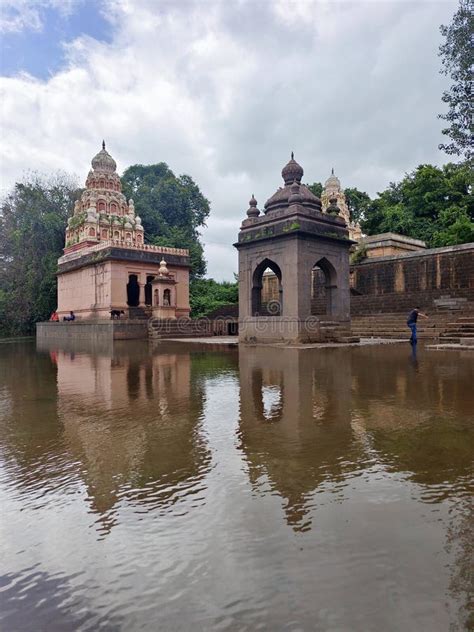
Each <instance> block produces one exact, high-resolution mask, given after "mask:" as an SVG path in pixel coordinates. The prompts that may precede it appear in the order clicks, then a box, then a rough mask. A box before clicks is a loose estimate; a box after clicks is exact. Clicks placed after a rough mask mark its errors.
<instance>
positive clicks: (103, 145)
mask: <svg viewBox="0 0 474 632" xmlns="http://www.w3.org/2000/svg"><path fill="white" fill-rule="evenodd" d="M102 149H105V140H103V141H102Z"/></svg>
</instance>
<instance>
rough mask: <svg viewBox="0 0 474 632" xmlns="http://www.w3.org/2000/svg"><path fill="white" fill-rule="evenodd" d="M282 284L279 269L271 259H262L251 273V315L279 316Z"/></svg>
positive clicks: (281, 304)
mask: <svg viewBox="0 0 474 632" xmlns="http://www.w3.org/2000/svg"><path fill="white" fill-rule="evenodd" d="M282 311H283V285H282V274H281V269H280V267H279V266H278V264H276V263H275V262H274V261H272V260H271V259H264V260H263V261H262V262H261V263H259V264H258V265H257V267H256V268H255V270H254V272H253V275H252V315H253V316H281V315H282Z"/></svg>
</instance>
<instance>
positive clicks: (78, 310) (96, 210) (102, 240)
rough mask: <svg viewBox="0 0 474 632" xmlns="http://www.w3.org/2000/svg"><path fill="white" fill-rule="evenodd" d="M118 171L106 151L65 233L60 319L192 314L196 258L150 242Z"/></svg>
mask: <svg viewBox="0 0 474 632" xmlns="http://www.w3.org/2000/svg"><path fill="white" fill-rule="evenodd" d="M116 168H117V165H116V163H115V160H114V159H113V158H112V156H111V155H110V154H109V153H108V152H107V150H106V149H105V143H102V149H101V150H100V151H99V153H98V154H97V155H96V156H94V158H93V159H92V169H91V170H90V171H89V174H88V176H87V180H86V188H85V190H84V192H83V193H82V195H81V199H80V200H78V201H77V202H76V204H75V206H74V215H73V216H72V217H71V218H70V219H69V221H68V226H67V229H66V245H65V248H64V254H63V256H62V257H60V259H59V260H58V310H57V311H58V315H59V317H60V319H62V317H63V316H66V315H68V314H69V312H70V311H71V310H72V311H73V312H74V313H75V315H76V317H77V318H78V319H79V320H84V319H92V320H97V319H105V318H106V319H110V312H111V311H112V310H118V311H119V312H121V311H123V312H125V316H126V317H129V318H132V319H133V318H147V317H151V316H152V315H155V316H157V317H160V318H168V319H174V318H179V317H188V316H189V311H190V310H189V268H190V265H189V252H188V251H187V250H185V249H180V248H166V247H162V246H153V245H148V244H145V238H144V230H143V226H142V222H141V219H140V217H139V216H138V215H137V213H136V211H135V208H134V204H133V200H129V201H128V202H127V200H126V198H125V196H124V194H123V193H122V185H121V181H120V177H119V175H118V174H117V172H116Z"/></svg>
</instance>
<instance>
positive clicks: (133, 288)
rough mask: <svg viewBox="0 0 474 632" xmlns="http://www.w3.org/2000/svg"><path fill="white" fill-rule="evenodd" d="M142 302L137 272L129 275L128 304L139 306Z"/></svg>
mask: <svg viewBox="0 0 474 632" xmlns="http://www.w3.org/2000/svg"><path fill="white" fill-rule="evenodd" d="M139 302H140V285H139V284H138V277H137V275H136V274H129V275H128V283H127V305H128V306H129V307H138V304H139Z"/></svg>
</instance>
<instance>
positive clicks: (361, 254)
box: [351, 243, 367, 265]
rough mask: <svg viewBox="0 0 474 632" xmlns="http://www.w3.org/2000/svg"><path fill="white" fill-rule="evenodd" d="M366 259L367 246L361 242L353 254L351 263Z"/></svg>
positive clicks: (354, 263)
mask: <svg viewBox="0 0 474 632" xmlns="http://www.w3.org/2000/svg"><path fill="white" fill-rule="evenodd" d="M364 259H367V246H366V245H365V244H364V243H362V244H359V245H358V247H357V249H356V250H355V251H354V252H353V253H352V254H351V264H352V265H356V264H357V263H360V262H361V261H364Z"/></svg>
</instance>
